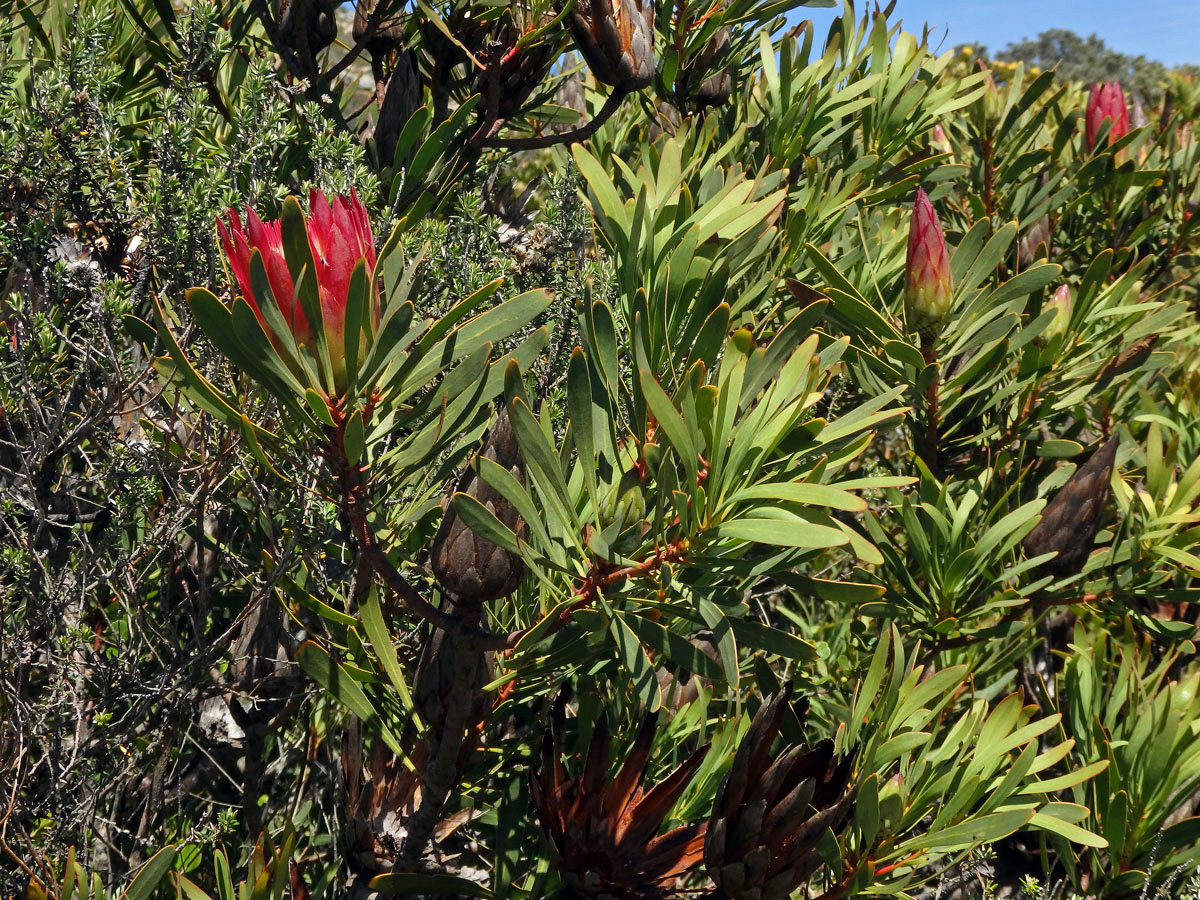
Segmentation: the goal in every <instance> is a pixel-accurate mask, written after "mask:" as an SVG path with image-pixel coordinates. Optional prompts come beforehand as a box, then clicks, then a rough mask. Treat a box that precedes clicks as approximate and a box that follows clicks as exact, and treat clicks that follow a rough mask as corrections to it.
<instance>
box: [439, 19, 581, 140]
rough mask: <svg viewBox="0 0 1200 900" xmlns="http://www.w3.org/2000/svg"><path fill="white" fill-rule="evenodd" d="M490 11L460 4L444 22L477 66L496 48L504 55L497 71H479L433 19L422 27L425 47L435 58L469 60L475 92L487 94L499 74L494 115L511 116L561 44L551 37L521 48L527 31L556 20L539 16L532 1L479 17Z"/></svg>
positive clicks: (537, 84)
mask: <svg viewBox="0 0 1200 900" xmlns="http://www.w3.org/2000/svg"><path fill="white" fill-rule="evenodd" d="M486 9H487V7H486V5H474V4H466V5H463V6H457V5H456V6H455V8H454V11H453V13H452V14H451V15H450V17H449V18H448V19H447V20H446V26H447V28H449V30H450V32H451V33H452V34H453V35H454V36H455V38H456V39H457V40H458V41H459V42H461V44H462V46H463V47H466V48H467V49H468V50H469V51H470V52H471V54H472V55H473V56H474V57H475V60H477V61H478V63H479V65H482V66H487V65H489V64H491V53H492V52H493V50H494V49H496V47H497V46H498V47H499V50H500V53H499V58H500V59H499V63H498V69H497V71H495V72H494V73H492V72H488V71H486V70H480V69H479V68H478V66H477V65H476V63H475V62H472V61H471V60H469V59H468V58H467V56H466V54H464V53H463V52H462V49H461V48H460V47H459V46H457V45H456V44H454V43H453V42H451V41H450V40H449V39H447V38H446V36H445V35H444V34H443V33H442V32H441V31H440V30H439V29H438V28H437V27H435V26H434V25H433V23H432V22H429V21H425V20H422V21H421V22H420V25H419V27H420V30H421V36H422V39H423V44H424V46H425V47H427V48H428V49H429V50H430V51H431V52H432V53H433V55H434V56H436V57H440V58H442V59H444V60H446V61H448V62H449V63H450V65H452V66H453V65H458V64H462V63H465V64H466V65H467V67H468V68H469V69H470V70H471V71H473V72H474V73H475V74H474V77H473V78H472V80H471V91H472V92H473V93H478V94H480V95H482V96H483V97H485V98H486V97H487V96H488V94H489V90H490V88H491V84H490V82H491V79H492V78H493V77H495V78H496V80H497V88H498V91H497V97H498V101H499V106H498V107H497V109H496V114H497V115H498V116H500V117H501V118H508V117H510V116H514V115H516V114H517V113H518V112H520V111H521V109H522V107H524V105H525V103H526V102H527V101H528V100H529V98H530V96H531V95H532V94H533V92H534V91H536V90H537V89H538V88H539V87H541V85H542V82H544V81H545V80H546V76H547V75H548V74H549V73H550V67H551V65H552V64H553V63H554V61H555V60H556V59H557V58H558V56H559V54H560V51H561V50H562V46H561V44H560V43H558V41H557V40H551V39H550V38H549V37H548V36H547V35H543V36H542V37H541V38H539V39H538V40H536V41H534V42H532V43H527V44H525V45H524V46H521V47H518V46H517V44H518V43H519V42H520V40H521V39H522V38H523V37H524V36H525V35H527V34H529V33H530V32H532V31H535V30H536V29H538V28H541V27H545V26H546V25H549V24H550V23H551V22H552V21H553V16H552V15H550V14H549V13H547V14H545V15H543V16H541V17H540V19H538V20H535V19H534V16H533V14H532V12H531V10H530V9H529V5H528V4H527V3H524V2H517V3H513V4H511V6H510V7H509V14H508V15H503V16H499V17H483V16H481V13H482V12H485V11H486Z"/></svg>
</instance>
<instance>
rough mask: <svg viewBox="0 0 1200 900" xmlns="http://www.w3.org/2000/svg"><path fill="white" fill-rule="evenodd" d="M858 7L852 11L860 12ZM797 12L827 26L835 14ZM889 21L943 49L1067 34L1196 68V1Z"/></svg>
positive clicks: (1024, 4)
mask: <svg viewBox="0 0 1200 900" xmlns="http://www.w3.org/2000/svg"><path fill="white" fill-rule="evenodd" d="M864 2H865V0H864ZM864 2H859V3H856V4H855V5H856V7H858V8H859V9H860V10H861V9H862V8H863V6H864ZM880 5H881V6H882V5H883V3H881V4H880ZM839 6H840V3H839ZM799 12H800V14H801V17H803V18H809V17H811V18H812V19H814V20H815V21H816V22H817V23H822V22H824V23H827V22H828V21H829V20H830V19H832V18H833V16H834V15H835V12H836V11H835V10H832V9H812V10H808V9H802V10H799ZM893 15H894V16H899V17H900V18H902V19H903V20H904V28H905V30H906V31H913V32H917V33H920V31H921V26H922V25H923V24H924V23H925V22H929V24H930V25H931V26H933V27H934V28H935V29H936V32H935V34H934V38H933V42H934V45H935V46H936V44H937V42H938V40H939V39H941V38H943V37H944V38H945V39H946V40H945V43H944V45H943V48H944V49H949V48H950V47H951V46H953V45H955V44H965V43H970V42H974V41H977V42H979V43H981V44H984V45H985V46H987V48H988V49H989V50H991V51H992V52H995V51H997V50H1001V49H1003V48H1004V47H1005V46H1006V45H1007V44H1008V43H1009V42H1010V41H1016V40H1020V39H1021V38H1024V37H1035V36H1036V35H1038V34H1039V33H1041V32H1043V31H1045V30H1047V29H1049V28H1069V29H1070V30H1072V31H1074V32H1077V33H1078V34H1081V35H1084V36H1086V35H1089V34H1091V33H1092V32H1095V33H1096V34H1098V35H1099V36H1100V37H1101V38H1103V39H1104V42H1105V43H1106V44H1108V46H1110V47H1112V48H1113V49H1115V50H1119V51H1120V52H1122V53H1128V54H1131V55H1134V56H1136V55H1137V54H1139V53H1140V54H1142V55H1143V56H1146V57H1148V58H1150V59H1157V60H1159V61H1160V62H1163V63H1166V64H1167V65H1169V66H1173V65H1178V64H1180V63H1185V62H1190V63H1198V64H1200V0H1172V2H1168V0H1136V2H1129V0H1124V2H1120V0H989V2H986V3H981V2H971V0H966V2H964V0H899V2H898V3H897V4H896V11H895V13H894V14H893ZM947 32H948V33H947ZM817 33H818V34H822V33H823V32H822V31H821V29H819V28H818V31H817Z"/></svg>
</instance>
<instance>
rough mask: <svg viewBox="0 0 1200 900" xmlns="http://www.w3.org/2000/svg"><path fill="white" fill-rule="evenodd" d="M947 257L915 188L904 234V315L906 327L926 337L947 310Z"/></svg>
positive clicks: (937, 224) (934, 222) (922, 194)
mask: <svg viewBox="0 0 1200 900" xmlns="http://www.w3.org/2000/svg"><path fill="white" fill-rule="evenodd" d="M952 288H953V284H952V279H951V275H950V254H949V253H948V252H947V250H946V236H945V235H944V234H943V233H942V225H941V223H940V222H939V221H938V217H937V213H936V212H934V209H933V204H932V203H930V202H929V196H928V195H927V194H926V193H925V191H924V190H922V189H921V188H917V199H916V201H915V202H914V203H913V212H912V222H911V224H910V226H909V232H908V261H907V264H906V267H905V278H904V316H905V319H906V321H907V323H908V325H909V327H910V328H914V329H916V330H917V331H918V332H920V334H921V335H922V337H929V336H930V335H932V334H933V333H934V332H935V331H936V330H937V326H938V325H939V324H940V323H941V321H942V319H944V318H945V317H946V313H948V312H949V311H950V301H951V290H952Z"/></svg>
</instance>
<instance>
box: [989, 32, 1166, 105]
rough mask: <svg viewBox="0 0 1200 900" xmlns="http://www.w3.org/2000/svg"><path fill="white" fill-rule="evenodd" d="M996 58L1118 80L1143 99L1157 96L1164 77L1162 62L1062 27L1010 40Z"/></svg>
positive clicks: (1075, 76)
mask: <svg viewBox="0 0 1200 900" xmlns="http://www.w3.org/2000/svg"><path fill="white" fill-rule="evenodd" d="M996 58H997V59H999V60H1003V61H1005V62H1023V63H1026V64H1027V65H1034V66H1039V67H1041V68H1043V69H1051V68H1054V67H1055V66H1057V67H1058V72H1059V74H1060V75H1061V76H1062V77H1063V78H1065V79H1068V80H1078V81H1086V82H1092V81H1119V82H1121V84H1122V85H1124V86H1125V87H1126V88H1131V87H1132V88H1136V89H1137V90H1138V91H1140V92H1141V93H1142V95H1143V96H1145V97H1147V98H1158V97H1160V96H1161V95H1162V91H1163V85H1164V83H1165V81H1166V78H1167V70H1166V67H1165V66H1163V64H1162V63H1159V62H1155V61H1154V60H1151V59H1147V58H1146V57H1144V56H1129V55H1128V54H1125V53H1118V52H1117V51H1116V50H1113V49H1112V48H1111V47H1109V46H1108V45H1107V44H1105V43H1104V41H1103V40H1102V39H1101V38H1100V37H1099V36H1097V35H1095V34H1091V35H1088V36H1087V37H1086V38H1084V37H1080V36H1079V35H1077V34H1076V33H1075V32H1073V31H1070V30H1068V29H1066V28H1052V29H1050V30H1049V31H1043V32H1042V33H1041V34H1039V35H1038V36H1037V37H1036V38H1034V39H1032V40H1029V39H1026V40H1023V41H1014V42H1013V43H1011V44H1009V45H1008V46H1007V47H1005V48H1004V49H1003V50H1001V51H1000V52H999V53H997V54H996Z"/></svg>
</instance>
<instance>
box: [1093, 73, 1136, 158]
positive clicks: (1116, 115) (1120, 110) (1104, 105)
mask: <svg viewBox="0 0 1200 900" xmlns="http://www.w3.org/2000/svg"><path fill="white" fill-rule="evenodd" d="M1105 119H1107V120H1108V121H1109V123H1110V124H1109V130H1108V143H1109V145H1110V146H1111V145H1112V144H1114V143H1115V142H1116V141H1118V140H1119V139H1121V138H1123V137H1124V136H1125V135H1127V134H1128V133H1129V109H1128V107H1126V105H1125V92H1124V91H1122V90H1121V84H1120V82H1117V81H1109V82H1105V83H1104V84H1093V85H1092V91H1091V93H1090V94H1089V95H1088V105H1087V121H1086V123H1085V126H1084V137H1085V139H1086V141H1087V148H1088V150H1089V151H1091V150H1094V149H1095V148H1096V138H1098V137H1099V136H1100V126H1101V125H1103V124H1104V120H1105Z"/></svg>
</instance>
